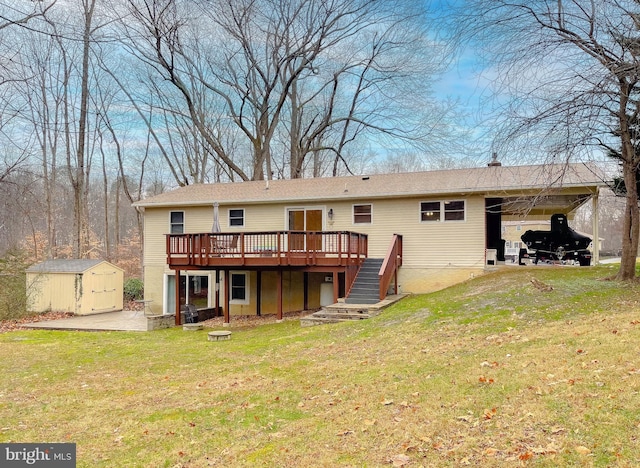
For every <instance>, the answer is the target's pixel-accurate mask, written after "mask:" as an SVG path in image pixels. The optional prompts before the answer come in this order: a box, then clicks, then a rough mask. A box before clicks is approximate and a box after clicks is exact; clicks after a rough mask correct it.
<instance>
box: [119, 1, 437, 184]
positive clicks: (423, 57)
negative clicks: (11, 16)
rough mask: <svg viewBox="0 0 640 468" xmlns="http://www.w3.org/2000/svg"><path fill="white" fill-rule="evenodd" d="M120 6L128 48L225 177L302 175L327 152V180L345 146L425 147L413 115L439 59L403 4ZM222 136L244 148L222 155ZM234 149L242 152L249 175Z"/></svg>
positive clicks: (424, 110) (417, 14) (425, 109)
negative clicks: (395, 143) (169, 91)
mask: <svg viewBox="0 0 640 468" xmlns="http://www.w3.org/2000/svg"><path fill="white" fill-rule="evenodd" d="M129 4H130V11H131V16H132V17H134V18H136V20H137V23H136V24H131V23H130V22H128V23H127V24H125V25H124V27H125V28H126V31H127V32H126V36H127V37H128V38H129V41H128V42H129V44H130V47H131V50H132V51H133V52H134V53H135V54H136V55H137V56H138V57H139V58H140V59H141V60H142V61H143V62H144V63H145V64H146V65H147V66H148V67H149V68H150V69H153V70H154V71H155V72H156V73H158V74H159V76H161V77H162V78H163V79H164V80H165V81H166V82H169V83H171V84H172V85H173V86H174V87H175V88H176V89H177V90H178V91H179V93H180V94H181V95H182V99H183V102H184V108H185V109H184V112H183V111H182V110H181V107H179V106H174V107H172V108H171V109H172V112H174V113H176V114H177V115H181V116H184V115H187V116H188V117H189V119H190V122H191V127H192V128H194V129H196V130H197V131H198V132H199V133H200V137H201V138H200V140H201V143H206V146H199V147H200V148H204V149H205V150H206V151H207V152H208V153H209V154H211V155H212V156H213V157H214V159H215V160H216V161H218V163H219V165H220V167H225V168H228V170H229V172H230V173H231V175H232V176H233V175H235V176H237V177H239V178H240V179H243V180H247V179H263V178H271V177H273V176H274V174H276V173H277V174H278V176H283V177H286V176H289V177H301V176H302V174H303V172H302V168H303V166H305V164H306V159H307V157H311V158H313V160H314V161H315V162H318V161H320V160H322V159H328V158H325V157H322V155H326V154H331V158H330V160H331V161H332V162H333V165H334V169H333V173H336V172H337V167H338V165H344V166H346V167H348V162H347V161H346V159H345V157H344V156H345V155H346V154H347V152H346V151H345V148H346V147H348V146H353V145H354V144H355V143H356V142H357V141H358V140H362V139H365V138H367V139H368V138H375V139H377V140H379V142H380V141H382V140H383V139H384V138H388V139H396V140H401V139H404V140H405V141H411V142H412V143H418V142H419V143H420V144H422V145H423V147H424V146H426V145H425V142H427V141H428V139H427V138H425V133H426V132H425V131H424V129H425V128H427V127H428V126H424V125H423V124H424V120H421V119H420V118H419V116H425V115H428V114H429V110H430V109H433V108H432V107H431V106H430V104H431V102H430V101H429V100H428V99H427V97H428V95H429V90H428V83H429V82H430V79H431V77H432V76H433V75H434V74H435V73H436V72H437V70H438V69H439V67H440V66H441V65H442V64H443V63H444V62H442V61H441V58H442V57H443V56H444V55H445V54H443V53H442V52H443V51H442V49H441V48H438V47H435V46H434V44H433V43H431V42H429V41H428V40H427V34H426V29H425V25H424V24H423V22H422V18H423V17H424V15H422V13H424V12H423V11H422V10H420V9H417V8H409V6H410V5H413V3H412V2H405V1H402V0H397V1H393V2H382V3H380V2H370V1H365V0H358V1H353V0H338V1H335V2H330V3H327V2H322V1H320V0H296V1H294V2H291V1H289V0H240V1H237V0H233V1H232V0H216V1H213V2H212V1H198V2H193V3H190V4H189V9H188V10H187V9H186V8H185V6H184V5H183V4H181V3H180V2H177V1H176V0H129ZM194 5H195V6H194ZM194 8H195V12H194ZM140 38H143V40H140ZM135 39H137V40H135ZM416 51H419V52H416ZM434 57H436V58H437V60H436V59H434ZM156 81H157V80H156ZM408 89H411V90H412V91H413V94H411V93H407V92H406V91H407V90H408ZM422 91H424V92H422ZM417 101H419V102H421V103H423V104H424V105H423V106H419V105H416V102H417ZM409 104H411V105H415V107H411V108H409ZM431 114H432V115H433V114H436V113H434V112H432V113H431ZM228 123H232V124H233V125H234V128H231V127H229V125H228ZM431 129H433V127H431ZM438 130H441V129H440V128H439V129H438ZM430 133H431V134H430V137H431V140H432V141H433V140H434V133H435V132H430ZM230 134H235V135H241V136H243V138H244V142H245V144H240V145H237V146H234V148H233V149H234V150H236V151H232V150H231V149H230V148H229V147H228V146H227V144H228V142H227V141H226V140H225V137H228V136H229V135H230ZM372 135H373V137H372ZM237 141H238V140H237V139H235V138H234V139H233V142H234V143H235V142H237ZM238 153H240V154H242V153H245V154H246V153H248V154H251V155H252V158H251V163H250V167H249V168H247V164H245V163H244V162H243V161H241V160H239V158H238Z"/></svg>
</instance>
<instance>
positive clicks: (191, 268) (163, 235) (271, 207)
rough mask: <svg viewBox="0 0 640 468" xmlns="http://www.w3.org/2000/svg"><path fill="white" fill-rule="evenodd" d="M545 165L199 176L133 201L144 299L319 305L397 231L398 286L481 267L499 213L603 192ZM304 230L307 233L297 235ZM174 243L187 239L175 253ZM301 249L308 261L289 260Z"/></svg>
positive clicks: (418, 288) (413, 286)
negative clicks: (217, 180) (269, 177)
mask: <svg viewBox="0 0 640 468" xmlns="http://www.w3.org/2000/svg"><path fill="white" fill-rule="evenodd" d="M545 170H547V169H545V168H544V167H542V166H528V167H521V168H506V167H487V168H478V169H468V170H452V171H432V172H421V173H408V174H386V175H371V176H354V177H340V178H328V179H308V180H301V179H297V180H279V181H253V182H241V183H229V184H202V185H193V186H188V187H183V188H180V189H177V190H175V191H173V192H168V193H165V194H161V195H158V196H156V197H153V198H150V199H148V200H144V201H142V202H139V203H138V204H137V205H138V206H139V207H140V208H141V209H143V210H144V230H145V237H144V238H145V242H144V280H145V299H146V300H148V301H151V302H149V308H150V309H151V310H152V311H153V313H156V314H173V313H175V310H176V307H178V306H179V305H180V304H194V305H195V306H196V307H197V308H198V309H211V308H214V307H220V299H219V295H220V294H221V293H222V292H224V294H223V296H224V297H225V298H226V300H222V301H221V302H222V308H226V313H228V315H229V316H231V317H233V316H234V315H256V314H257V315H266V314H276V313H282V312H285V313H286V312H290V311H300V310H304V309H316V308H319V307H320V306H322V305H327V304H329V303H333V302H334V301H335V300H336V299H337V298H338V297H345V296H348V295H349V290H350V288H351V286H352V284H353V280H354V278H355V276H356V275H357V271H358V269H359V268H360V266H361V264H362V262H363V261H364V259H379V260H380V261H381V262H383V261H384V260H385V259H387V257H388V256H389V252H390V249H391V248H392V247H393V245H394V244H393V243H394V242H396V243H397V241H394V239H398V238H399V239H400V244H399V245H401V252H400V253H399V257H401V258H397V256H398V253H397V252H394V260H398V264H397V267H396V271H395V273H396V274H395V275H394V276H393V280H392V284H391V285H390V291H391V290H393V291H394V292H395V291H401V292H403V293H424V292H430V291H435V290H438V289H442V288H444V287H447V286H449V285H451V284H454V283H457V282H460V281H464V280H466V279H468V278H470V277H472V276H474V275H476V274H481V273H482V272H483V271H485V268H486V266H487V251H497V252H498V258H500V259H503V257H504V242H502V241H501V239H500V237H501V227H500V224H501V222H502V220H504V219H522V218H523V217H527V216H528V217H533V218H535V217H536V216H538V217H539V218H540V219H544V218H545V217H548V216H549V215H550V214H552V212H557V211H560V210H564V211H567V212H569V213H571V212H573V211H574V210H575V209H576V208H577V207H578V206H579V205H581V204H583V203H584V202H586V200H588V199H589V198H594V197H595V198H596V199H597V190H598V187H599V186H600V185H601V183H600V182H598V180H597V178H596V177H594V176H593V174H592V172H591V171H590V170H589V171H587V170H583V168H582V167H577V168H575V170H574V171H573V172H570V173H569V176H567V177H566V179H567V180H566V181H565V183H564V184H563V185H561V186H555V187H552V186H550V185H549V182H548V181H549V180H557V178H554V177H553V176H552V175H551V174H548V175H544V171H545ZM587 179H588V180H587ZM532 180H533V181H534V182H532ZM541 194H543V196H541ZM526 197H530V199H532V200H534V199H535V200H536V201H537V202H538V205H537V208H536V209H534V208H533V203H531V204H530V206H529V207H528V208H522V200H523V198H526ZM563 197H564V198H563ZM559 200H562V202H560V201H559ZM545 201H546V203H547V205H544V203H545ZM214 207H215V208H214ZM215 218H217V219H215ZM218 230H219V231H220V232H219V233H216V232H214V231H218ZM258 233H261V234H260V235H259V236H258ZM214 234H218V235H217V236H214ZM303 234H305V235H306V237H304V240H302V241H296V240H294V238H293V237H292V236H294V235H300V236H302V235H303ZM310 234H312V235H313V236H314V237H313V239H315V240H313V241H311V240H310V239H311V238H310V237H309V235H310ZM194 235H197V236H196V237H194ZM203 236H205V237H203ZM353 236H357V239H360V241H363V243H361V244H359V247H358V249H360V250H366V251H365V252H361V251H359V252H358V253H357V255H356V256H355V257H349V258H348V259H347V260H346V263H345V262H344V261H343V260H342V259H340V261H339V262H334V263H332V262H331V261H329V260H328V259H330V258H331V257H336V256H338V257H341V255H342V253H343V251H344V250H346V248H345V247H344V246H343V245H342V244H344V240H343V239H347V238H348V239H353V238H354V237H353ZM221 237H222V238H224V239H225V242H226V243H227V244H233V245H231V246H230V247H231V248H226V249H225V250H224V251H215V253H214V249H213V248H211V249H210V248H209V246H208V245H209V243H210V242H213V241H212V240H211V239H213V238H218V239H220V238H221ZM202 239H206V242H207V243H208V244H207V247H205V246H204V244H203V242H204V241H203V240H202ZM300 239H302V237H300ZM334 239H339V243H341V245H340V246H339V247H338V248H337V250H336V249H335V248H333V247H330V245H332V246H333V244H334V242H335V241H334ZM176 242H178V243H176ZM185 242H188V244H187V243H185ZM348 242H351V241H348ZM175 245H188V246H187V250H188V252H186V251H181V252H180V253H181V254H184V255H182V257H181V258H180V259H179V262H177V261H176V258H177V257H176V256H174V255H173V254H174V253H175V252H174V251H173V249H174V248H175ZM349 245H352V244H349ZM362 245H364V247H362ZM352 248H353V247H349V249H352ZM196 249H197V251H196ZM285 250H286V258H285V257H284V256H282V255H284V251H285ZM311 251H313V252H312V253H313V259H310V256H309V255H308V254H309V253H310V252H311ZM337 251H339V252H338V253H336V252H337ZM300 252H305V253H306V254H307V260H305V261H304V262H301V263H298V262H297V261H295V262H292V261H291V259H292V256H295V255H298V254H299V253H300ZM205 257H207V258H208V259H205ZM285 260H286V261H285ZM345 265H346V266H345ZM352 270H353V271H354V272H355V273H354V274H351V273H350V271H352ZM176 275H178V277H179V278H180V279H179V281H178V283H179V284H178V285H176ZM176 286H177V287H176ZM176 295H178V296H179V297H178V298H176Z"/></svg>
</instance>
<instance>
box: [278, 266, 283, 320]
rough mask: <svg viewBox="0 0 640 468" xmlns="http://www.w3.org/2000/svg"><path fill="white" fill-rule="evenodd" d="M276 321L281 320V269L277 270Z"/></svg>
mask: <svg viewBox="0 0 640 468" xmlns="http://www.w3.org/2000/svg"><path fill="white" fill-rule="evenodd" d="M277 289H278V291H277V295H278V320H282V269H281V268H280V269H278V284H277Z"/></svg>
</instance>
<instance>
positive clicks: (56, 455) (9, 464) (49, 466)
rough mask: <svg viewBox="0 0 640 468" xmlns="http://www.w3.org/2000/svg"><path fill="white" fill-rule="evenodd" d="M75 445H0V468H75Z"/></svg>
mask: <svg viewBox="0 0 640 468" xmlns="http://www.w3.org/2000/svg"><path fill="white" fill-rule="evenodd" d="M75 466H76V444H45V443H43V444H0V467H2V468H18V467H21V468H23V467H33V468H41V467H42V468H75Z"/></svg>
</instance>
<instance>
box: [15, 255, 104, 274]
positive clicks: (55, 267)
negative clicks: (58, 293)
mask: <svg viewBox="0 0 640 468" xmlns="http://www.w3.org/2000/svg"><path fill="white" fill-rule="evenodd" d="M102 262H104V260H91V259H77V258H76V259H57V260H45V261H44V262H42V263H36V264H35V265H31V266H30V267H29V268H28V269H27V272H29V273H82V272H85V271H87V270H88V269H90V268H93V267H94V266H96V265H98V264H100V263H102Z"/></svg>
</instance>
